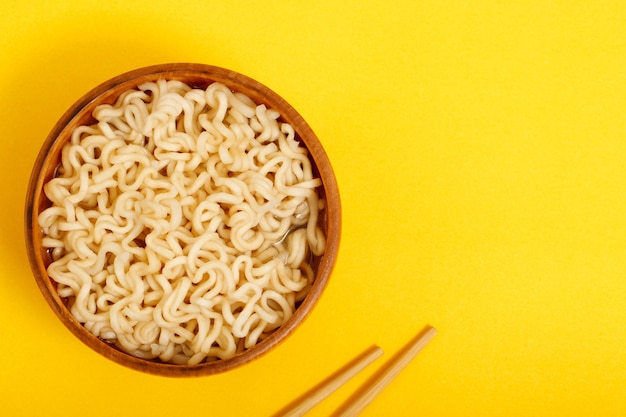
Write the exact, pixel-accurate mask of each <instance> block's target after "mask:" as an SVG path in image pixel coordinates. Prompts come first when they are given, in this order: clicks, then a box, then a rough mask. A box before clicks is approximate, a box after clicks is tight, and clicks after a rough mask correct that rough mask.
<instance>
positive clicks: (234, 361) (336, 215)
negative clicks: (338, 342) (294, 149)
mask: <svg viewBox="0 0 626 417" xmlns="http://www.w3.org/2000/svg"><path fill="white" fill-rule="evenodd" d="M158 79H168V80H180V81H183V82H185V83H187V84H189V85H191V86H192V87H198V88H206V87H207V86H208V85H209V84H211V83H212V82H216V81H217V82H220V83H222V84H224V85H226V86H228V87H229V88H231V89H232V90H233V91H238V92H241V93H244V94H246V95H248V96H249V97H250V98H252V99H253V100H254V101H255V102H256V103H259V104H260V103H264V104H266V105H267V107H270V108H274V109H276V110H278V111H279V112H280V114H281V120H283V121H285V122H287V123H290V124H291V125H292V126H293V127H294V129H295V131H296V134H297V135H298V137H299V138H300V139H301V141H302V142H303V143H304V145H305V146H306V147H307V149H308V150H309V152H310V157H311V159H312V163H313V166H314V170H315V172H316V173H317V174H318V175H319V177H320V178H321V180H322V187H321V189H320V194H321V196H322V197H324V198H325V199H326V202H327V206H326V209H325V210H324V212H323V215H322V218H321V219H320V221H321V225H322V228H323V230H324V231H325V234H326V238H327V246H326V251H325V253H324V254H323V255H322V257H321V258H320V259H318V261H317V264H316V265H315V266H314V267H315V271H316V277H315V282H314V284H313V287H312V288H311V291H310V292H309V294H308V295H307V297H306V298H305V299H304V300H303V301H302V303H301V304H300V305H299V306H298V308H297V310H296V312H295V313H294V315H293V316H292V317H291V319H290V320H288V321H287V322H286V323H285V324H284V325H283V326H282V327H280V328H279V329H277V330H276V331H275V332H274V333H272V334H271V335H270V336H269V337H268V338H266V339H264V340H263V341H261V342H259V343H258V344H257V345H256V346H254V347H253V348H251V349H249V350H247V351H245V352H243V353H241V354H239V355H237V356H235V357H233V358H230V359H224V360H218V361H214V362H208V363H202V364H198V365H174V364H167V363H163V362H160V361H153V360H145V359H140V358H136V357H134V356H131V355H129V354H127V353H124V352H122V351H120V350H118V349H117V348H115V347H113V346H111V345H110V344H107V343H105V342H103V341H102V340H101V339H99V338H97V337H95V336H93V335H92V334H91V333H90V332H89V331H87V330H86V329H85V328H84V327H83V326H82V325H81V324H80V323H79V322H78V321H77V320H76V319H75V318H74V317H73V316H72V314H71V313H70V311H69V310H68V308H67V307H66V305H65V302H64V300H63V299H61V298H60V297H59V295H58V294H57V291H56V283H55V282H54V281H53V280H51V279H50V277H49V276H48V274H47V272H46V268H47V265H48V264H49V262H50V261H49V255H48V253H47V251H46V249H45V248H43V246H42V244H41V242H42V237H43V236H42V231H41V229H40V227H39V226H38V221H37V218H38V214H39V213H40V212H41V211H42V210H43V209H44V208H46V207H47V206H48V205H49V202H48V200H47V199H46V197H45V195H44V194H43V185H44V184H45V183H46V182H47V181H49V180H50V179H51V178H52V177H53V175H54V171H55V169H56V168H57V166H58V164H59V162H60V153H61V149H62V147H63V145H64V144H65V143H66V142H67V141H68V140H69V138H70V136H71V132H72V131H73V130H74V129H75V128H76V127H77V126H80V125H83V124H88V123H92V122H93V121H94V119H93V117H92V111H93V109H94V108H95V107H96V106H97V105H99V104H103V103H109V104H110V103H113V102H115V100H116V98H117V97H118V96H119V95H120V94H121V93H122V92H123V91H125V90H128V89H131V88H135V87H136V86H137V85H139V84H141V83H143V82H148V81H155V80H158ZM25 233H26V245H27V252H28V257H29V262H30V265H31V269H32V270H33V274H34V276H35V280H36V282H37V284H38V286H39V289H40V290H41V292H42V294H43V296H44V298H45V299H46V301H47V302H48V303H49V305H50V306H51V307H52V309H53V311H54V312H55V313H56V315H57V316H58V317H59V318H60V319H61V321H62V322H63V324H65V326H66V327H67V328H68V329H69V330H70V331H71V332H72V333H73V334H74V335H75V336H76V337H78V338H79V339H80V340H81V341H82V342H83V343H85V344H86V345H87V346H89V347H90V348H92V349H93V350H95V351H96V352H98V353H100V354H101V355H103V356H105V357H107V358H109V359H111V360H113V361H114V362H117V363H119V364H121V365H124V366H127V367H129V368H132V369H135V370H139V371H143V372H147V373H151V374H158V375H164V376H199V375H208V374H215V373H219V372H225V371H228V370H231V369H233V368H236V367H238V366H241V365H243V364H245V363H247V362H249V361H251V360H253V359H255V358H258V357H259V356H261V355H263V354H265V353H267V352H268V351H269V350H271V349H272V348H273V347H275V346H276V345H277V344H278V343H279V342H281V341H282V340H283V339H285V338H286V337H287V336H288V335H290V334H291V333H292V332H293V331H294V330H295V329H296V327H298V326H299V325H300V324H301V323H302V321H303V320H304V318H305V317H306V316H307V315H308V314H309V313H310V312H311V309H312V308H313V307H314V305H315V304H316V303H317V301H318V299H319V297H320V295H321V293H322V291H323V290H324V288H325V287H326V284H327V281H328V279H329V277H330V274H331V271H332V269H333V267H334V264H335V261H336V257H337V253H338V249H339V239H340V234H341V206H340V200H339V192H338V187H337V183H336V179H335V176H334V173H333V170H332V167H331V165H330V162H329V160H328V157H327V155H326V153H325V151H324V149H323V148H322V145H321V144H320V142H319V140H318V138H317V136H316V135H315V133H314V132H313V131H312V129H311V128H310V127H309V125H308V124H307V123H306V122H305V121H304V119H303V118H302V117H301V116H300V115H299V114H298V112H297V111H296V110H295V109H294V108H293V107H291V106H290V105H289V104H288V103H287V102H286V101H285V100H284V99H282V98H281V97H279V96H278V95H277V94H276V93H274V92H273V91H272V90H270V89H269V88H267V87H266V86H264V85H262V84H260V83H259V82H257V81H255V80H253V79H251V78H249V77H247V76H244V75H242V74H239V73H237V72H234V71H230V70H227V69H223V68H219V67H214V66H210V65H203V64H166V65H157V66H152V67H146V68H141V69H138V70H134V71H131V72H128V73H125V74H122V75H120V76H117V77H115V78H112V79H110V80H108V81H106V82H104V83H102V84H101V85H99V86H98V87H96V88H94V89H93V90H91V91H90V92H88V93H87V94H85V95H84V96H83V97H82V98H81V99H80V100H78V101H77V102H76V103H75V104H74V105H73V106H72V107H71V108H70V109H68V110H67V112H66V113H65V114H64V115H63V116H62V117H61V118H60V120H59V121H58V122H57V124H56V125H55V126H54V128H53V129H52V131H51V132H50V134H49V135H48V137H47V138H46V140H45V142H44V144H43V146H42V148H41V150H40V152H39V155H38V157H37V159H36V162H35V165H34V168H33V171H32V174H31V178H30V182H29V185H28V190H27V197H26V210H25Z"/></svg>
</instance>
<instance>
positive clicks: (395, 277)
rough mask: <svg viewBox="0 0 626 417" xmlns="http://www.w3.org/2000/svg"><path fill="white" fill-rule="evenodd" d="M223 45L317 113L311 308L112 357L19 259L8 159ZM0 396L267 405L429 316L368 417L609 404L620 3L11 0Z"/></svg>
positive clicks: (12, 164)
mask: <svg viewBox="0 0 626 417" xmlns="http://www.w3.org/2000/svg"><path fill="white" fill-rule="evenodd" d="M181 61H187V62H200V63H207V64H213V65H217V66H222V67H226V68H230V69H233V70H236V71H239V72H242V73H244V74H246V75H248V76H251V77H253V78H255V79H257V80H259V81H261V82H262V83H264V84H266V85H267V86H269V87H270V88H272V89H274V90H275V91H276V92H278V93H279V94H281V95H282V96H283V97H284V98H286V99H287V100H288V101H289V102H290V103H291V104H292V105H293V106H294V107H295V108H296V109H298V110H299V111H300V112H301V114H302V115H303V116H304V118H305V119H306V120H307V121H308V122H309V124H310V125H311V126H312V127H313V129H314V130H315V131H316V133H317V134H318V136H319V137H320V139H321V141H322V143H323V145H324V147H325V149H326V151H327V153H328V155H329V157H330V159H331V161H332V163H333V166H334V169H335V171H336V174H337V177H338V181H339V186H340V191H341V196H342V204H343V238H342V243H341V250H340V257H339V261H338V263H337V266H336V268H335V271H334V274H333V276H332V278H331V281H330V283H329V286H328V287H327V291H326V292H325V293H324V295H323V298H322V299H321V301H320V303H319V304H318V305H317V307H316V309H315V310H314V312H313V314H312V315H311V316H310V317H309V319H308V320H307V321H306V322H305V324H304V325H303V326H302V327H301V328H299V330H298V331H297V332H296V333H295V334H294V335H293V336H292V337H291V338H290V339H289V340H288V341H286V342H285V343H283V344H281V345H280V346H279V347H278V348H276V349H275V350H273V351H272V352H271V353H269V354H268V355H266V356H264V357H263V358H261V359H259V360H257V361H255V362H253V363H251V364H249V365H247V366H245V367H244V368H241V369H238V370H235V371H232V372H229V373H226V374H223V375H217V376H209V377H201V378H191V379H184V378H183V379H169V378H164V377H156V376H151V375H145V374H141V373H139V372H136V371H132V370H129V369H125V368H123V367H121V366H119V365H117V364H115V363H112V362H110V361H108V360H107V359H104V358H103V357H100V356H99V355H98V354H96V353H94V352H92V351H90V350H89V349H88V348H87V347H85V346H84V345H82V344H81V343H80V342H79V341H78V340H77V339H76V338H74V336H72V335H71V334H70V333H69V331H67V330H66V329H65V328H64V327H63V326H62V324H61V323H60V322H59V320H58V319H57V318H56V317H55V316H54V315H53V313H52V311H51V310H50V309H49V307H48V306H47V304H46V303H45V301H44V299H43V297H42V296H41V294H40V293H39V290H38V289H37V287H36V285H35V282H34V279H33V278H32V274H31V271H30V269H29V266H28V262H27V259H26V254H25V248H24V238H23V206H24V197H25V190H26V184H27V180H28V176H29V174H30V168H31V166H32V163H33V161H34V159H35V156H36V154H37V152H38V150H39V147H40V145H41V143H42V141H43V140H44V138H45V137H46V135H47V133H48V131H49V130H50V129H51V128H52V126H53V124H54V123H55V121H56V120H57V119H58V118H59V117H60V116H61V114H62V113H63V112H64V111H65V110H66V109H67V108H68V107H69V106H70V105H71V104H72V103H73V102H74V101H75V100H76V99H77V98H78V97H79V96H81V95H82V94H83V93H85V92H86V91H87V90H89V89H91V88H92V87H94V86H95V85H97V84H99V83H100V82H102V81H104V80H106V79H108V78H110V77H112V76H114V75H117V74H119V73H121V72H125V71H128V70H131V69H134V68H138V67H142V66H146V65H151V64H157V63H164V62H181ZM0 109H1V111H0V141H1V143H2V148H1V149H2V151H1V153H0V166H2V168H3V169H2V171H3V175H2V176H1V177H0V186H1V199H2V204H0V219H1V221H2V232H1V234H0V236H1V240H0V256H1V262H0V349H1V350H0V384H1V386H0V388H1V389H0V392H1V394H0V397H2V400H1V402H0V414H2V415H7V416H50V417H54V416H72V415H82V414H85V413H87V414H89V415H91V416H94V417H96V416H111V415H124V416H130V415H145V416H148V415H156V416H171V415H176V416H196V415H207V416H212V415H229V416H270V415H271V414H272V413H274V412H276V411H277V410H279V409H280V408H281V407H283V406H284V405H285V404H286V403H288V402H290V401H291V400H292V399H293V398H295V397H297V396H298V395H300V394H301V393H302V392H304V391H306V390H307V389H308V388H310V387H311V386H313V385H314V384H315V383H317V382H318V381H320V380H321V379H323V378H324V377H326V376H327V375H328V374H330V373H332V372H333V371H334V370H336V369H337V368H338V367H340V366H341V365H342V364H343V363H345V362H347V361H348V360H349V359H351V358H352V357H353V356H355V355H357V354H358V353H359V352H361V351H362V350H364V349H365V348H367V347H368V346H370V345H371V344H373V343H377V344H379V345H380V346H381V347H382V348H383V349H384V350H385V352H386V354H385V355H384V356H383V357H382V358H381V359H379V360H378V361H376V362H375V364H373V365H372V366H371V367H369V368H368V369H367V370H366V371H365V372H364V373H363V374H361V375H359V377H358V378H357V379H356V380H354V381H351V382H350V383H349V384H347V385H346V386H344V387H343V388H342V389H341V390H339V391H337V392H336V393H335V394H334V395H333V396H332V397H330V398H329V399H327V400H326V401H325V402H324V403H322V404H321V405H320V406H319V407H317V408H315V409H314V410H313V411H312V412H311V413H310V415H311V416H327V415H329V414H330V413H331V412H332V411H333V410H335V409H337V408H338V407H339V405H340V404H341V403H342V402H343V401H344V400H345V399H346V398H348V397H349V396H350V394H351V393H352V392H353V391H354V390H355V389H356V388H357V387H358V386H359V384H361V383H362V382H363V381H365V380H366V378H367V377H368V376H369V375H371V374H372V373H373V372H375V371H376V369H378V367H380V366H381V365H383V364H384V363H385V361H387V360H388V359H389V358H390V357H391V356H392V355H393V354H394V353H395V352H396V351H398V350H399V349H400V348H401V347H402V346H403V345H404V344H405V343H406V342H407V341H408V340H409V339H410V338H411V337H412V336H413V335H414V334H415V333H417V332H418V331H420V330H421V329H422V328H423V327H424V326H426V325H429V324H430V325H433V326H435V327H436V328H437V329H438V330H439V335H438V336H437V337H436V338H435V339H434V340H433V341H432V342H431V343H430V344H429V345H428V346H427V347H426V349H425V350H424V351H422V353H421V354H420V355H419V356H418V357H417V358H416V360H415V361H413V362H412V363H411V364H410V365H409V367H408V368H406V369H405V370H404V371H403V372H402V373H401V375H400V376H399V377H398V378H397V379H396V380H395V381H394V382H393V383H392V384H391V385H390V386H388V387H387V388H386V389H385V390H384V391H383V393H382V394H381V395H380V396H379V397H377V398H376V400H375V401H374V402H373V403H372V404H370V406H369V407H367V408H366V410H365V412H364V413H363V415H364V416H383V415H384V416H413V415H428V416H527V415H528V416H588V415H602V416H622V415H625V414H626V349H625V347H626V329H625V324H626V297H625V296H626V277H625V272H626V256H625V255H626V253H625V251H626V7H624V3H623V2H618V1H612V2H611V1H578V2H576V1H532V0H525V1H501V2H499V1H456V2H455V1H446V0H436V1H435V0H433V1H424V0H418V1H414V0H407V1H397V2H388V1H364V0H360V1H343V2H342V1H335V0H332V1H326V0H324V1H321V0H320V1H309V2H287V1H284V2H280V1H263V2H250V1H237V2H235V1H231V2H228V1H219V2H218V1H190V0H189V1H186V0H177V1H171V2H167V1H163V0H149V1H148V0H146V1H134V2H133V1H117V0H112V1H102V0H85V1H82V0H81V1H79V0H63V1H60V0H59V1H38V2H36V1H24V0H8V1H7V0H5V1H4V2H3V7H2V11H1V12H0Z"/></svg>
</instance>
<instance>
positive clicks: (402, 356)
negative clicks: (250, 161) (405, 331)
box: [274, 327, 437, 417]
mask: <svg viewBox="0 0 626 417" xmlns="http://www.w3.org/2000/svg"><path fill="white" fill-rule="evenodd" d="M436 334H437V330H436V329H435V328H433V327H426V328H425V329H424V330H422V331H421V332H420V333H419V334H417V335H416V336H415V337H414V338H413V339H412V340H411V341H410V342H409V343H407V345H406V346H405V347H404V348H403V349H402V350H401V351H400V352H398V353H397V354H396V355H395V356H394V357H393V358H391V359H390V360H389V362H388V363H387V364H386V365H385V366H383V367H382V368H381V369H380V370H379V371H378V372H377V373H376V374H374V375H373V376H372V377H371V378H370V379H369V380H368V381H366V382H365V384H364V385H363V386H362V387H361V388H359V389H358V390H357V391H356V392H355V393H354V394H353V395H352V396H351V397H350V398H349V399H348V400H347V401H346V402H345V403H344V404H343V405H342V406H341V407H340V408H339V409H338V410H337V411H336V413H335V414H333V417H347V416H356V415H358V414H359V413H360V412H361V411H363V409H364V408H365V407H366V406H367V405H368V404H369V403H370V402H371V401H372V400H373V399H374V398H375V397H376V396H377V395H378V394H379V393H380V392H381V391H382V390H383V389H384V388H385V387H386V386H387V385H389V383H390V382H391V381H392V380H393V379H394V378H395V377H396V376H397V375H398V374H399V373H400V372H401V371H402V370H403V369H404V368H405V367H406V366H407V365H408V364H409V362H410V361H411V360H412V359H413V358H414V357H415V356H416V355H417V354H418V353H419V352H420V351H421V350H422V349H423V348H424V347H425V346H426V345H427V344H428V342H430V340H431V339H432V338H433V337H435V335H436ZM382 354H383V350H382V349H381V348H380V347H378V346H376V345H374V346H371V347H370V348H368V349H367V350H365V351H364V352H363V353H361V354H360V355H359V356H357V357H356V358H354V359H353V360H352V361H350V362H349V363H347V364H346V365H345V366H343V367H342V368H341V369H339V370H338V371H336V372H335V373H333V374H332V375H330V376H329V377H328V378H326V379H325V380H323V381H322V382H320V383H319V384H317V385H316V386H315V387H313V388H312V389H310V390H309V391H307V392H306V393H305V394H304V395H302V396H300V397H299V398H297V399H296V400H294V401H293V402H291V403H290V404H288V405H287V406H286V407H285V408H283V409H282V410H281V411H279V412H278V413H277V414H275V415H274V417H296V416H302V415H304V414H305V413H306V412H307V411H309V410H310V409H312V408H313V407H315V406H316V405H317V404H319V403H320V402H321V401H322V400H324V399H325V398H326V397H328V396H329V395H330V394H332V393H333V392H335V391H336V390H337V389H338V388H339V387H341V386H342V385H343V384H345V383H346V382H348V381H349V380H350V379H351V378H353V377H354V376H355V375H357V374H358V373H359V372H361V371H362V370H363V369H365V368H366V367H367V366H368V365H369V364H371V363H372V362H374V361H375V360H376V359H377V358H379V357H380V356H381V355H382Z"/></svg>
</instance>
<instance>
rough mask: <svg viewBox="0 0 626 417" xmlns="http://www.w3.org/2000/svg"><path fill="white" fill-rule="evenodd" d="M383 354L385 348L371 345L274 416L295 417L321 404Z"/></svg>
mask: <svg viewBox="0 0 626 417" xmlns="http://www.w3.org/2000/svg"><path fill="white" fill-rule="evenodd" d="M382 354H383V350H382V349H381V348H380V347H378V346H376V345H374V346H371V347H370V348H368V349H367V350H365V351H364V352H363V353H361V354H360V355H359V356H357V357H356V358H354V359H353V360H352V361H350V362H349V363H347V364H346V365H344V366H343V367H342V368H340V369H339V370H337V371H336V372H335V373H333V374H332V375H330V376H329V377H327V378H326V379H324V380H323V381H322V382H320V383H319V384H317V385H316V386H315V387H313V388H312V389H310V390H309V391H307V392H306V393H304V394H303V395H302V396H300V397H299V398H297V399H296V400H294V401H293V402H292V403H290V404H288V405H287V406H286V407H285V408H283V409H282V410H280V411H279V412H278V413H277V414H274V417H295V416H302V415H304V413H306V412H307V411H309V410H310V409H311V408H313V407H315V406H316V405H317V404H319V403H320V402H321V401H322V400H324V399H325V398H326V397H328V396H329V395H330V394H332V393H333V392H334V391H336V390H337V389H338V388H339V387H341V386H342V385H343V384H345V383H346V382H347V381H349V380H350V379H351V378H353V377H354V376H355V375H356V374H358V373H359V372H361V371H362V370H363V369H365V367H367V366H368V365H369V364H370V363H372V362H374V361H375V360H376V359H377V358H378V357H380V356H381V355H382Z"/></svg>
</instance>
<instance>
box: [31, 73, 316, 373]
mask: <svg viewBox="0 0 626 417" xmlns="http://www.w3.org/2000/svg"><path fill="white" fill-rule="evenodd" d="M93 117H94V118H95V119H96V122H95V123H93V124H91V125H84V126H80V127H78V128H77V129H75V131H74V132H73V133H72V137H71V141H70V142H69V143H68V144H66V145H65V147H64V148H63V151H62V159H61V163H60V165H59V167H58V169H57V173H56V175H55V177H54V178H53V179H52V180H50V181H49V182H48V183H47V184H46V185H45V186H44V192H45V194H46V196H47V198H48V199H49V200H50V202H51V206H50V207H49V208H46V209H45V210H44V211H43V212H42V213H40V215H39V225H40V226H41V228H42V230H43V234H44V238H43V244H44V246H45V247H46V248H49V251H50V254H51V259H52V262H51V264H50V265H49V267H48V274H49V276H50V277H51V278H52V279H53V280H54V281H55V282H56V283H57V287H58V293H59V295H60V296H61V297H63V298H65V299H67V305H68V307H69V309H70V311H71V313H72V314H73V315H74V316H75V318H76V319H77V320H78V321H79V322H81V323H83V324H84V326H85V328H86V329H87V330H89V331H90V332H91V333H92V334H94V335H95V336H97V337H99V338H101V339H103V340H105V341H107V342H109V343H112V344H115V345H116V346H117V347H118V348H120V349H121V350H123V351H125V352H127V353H130V354H132V355H134V356H137V357H141V358H147V359H157V358H158V359H159V360H161V361H163V362H168V363H175V364H197V363H202V362H208V361H213V360H219V359H226V358H230V357H232V356H234V355H236V354H237V353H240V352H242V351H244V350H246V349H248V348H250V347H252V346H254V345H255V344H257V343H258V342H259V341H261V340H263V339H264V338H266V337H267V336H268V335H269V334H271V333H272V332H273V331H274V330H276V329H277V328H278V327H280V326H281V325H282V324H283V323H285V321H286V320H288V319H289V318H290V317H291V315H292V314H293V312H294V311H295V308H296V305H297V304H298V302H299V301H301V300H302V299H303V298H304V297H305V296H306V294H307V293H308V291H309V290H310V288H311V285H312V283H313V279H314V273H313V270H312V267H311V262H312V259H313V258H314V257H316V256H320V255H321V254H322V253H323V251H324V249H325V244H326V240H325V236H324V234H323V232H322V230H321V229H320V227H319V225H318V218H319V215H320V211H322V210H323V209H324V205H325V202H324V200H323V199H321V198H319V196H318V193H317V191H316V188H317V187H319V186H320V185H321V181H320V179H319V178H317V177H315V176H314V174H313V172H312V166H311V162H310V160H309V158H308V153H307V151H306V149H305V148H304V147H302V146H300V145H299V141H298V140H297V138H296V136H295V132H294V129H293V127H292V126H291V125H289V124H287V123H282V122H280V121H279V120H278V118H279V114H278V112H276V111H274V110H272V109H267V108H266V107H265V106H264V105H257V104H255V103H254V102H253V101H252V100H251V99H250V98H249V97H247V96H246V95H243V94H241V93H233V92H231V91H230V90H229V89H228V88H227V87H225V86H224V85H222V84H220V83H217V82H216V83H212V84H211V85H209V86H208V87H207V88H206V89H205V90H204V89H198V88H192V87H190V86H189V85H187V84H185V83H183V82H180V81H174V80H169V81H166V80H159V81H156V82H149V83H145V84H142V85H140V86H139V87H138V88H137V89H132V90H128V91H126V92H124V93H123V94H122V95H121V96H120V97H119V98H118V99H117V101H116V102H115V103H114V104H112V105H108V104H106V105H100V106H98V107H97V108H96V109H95V110H94V112H93Z"/></svg>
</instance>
